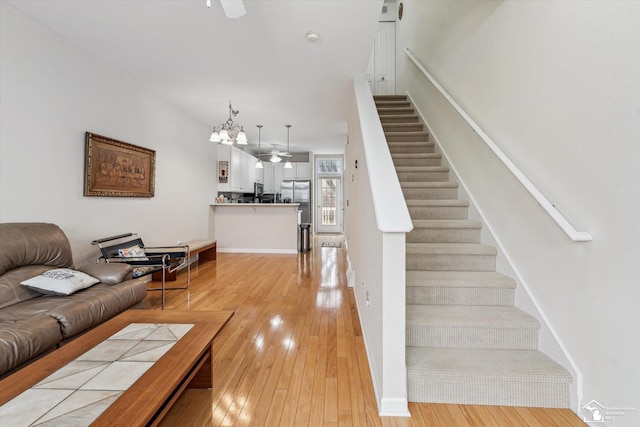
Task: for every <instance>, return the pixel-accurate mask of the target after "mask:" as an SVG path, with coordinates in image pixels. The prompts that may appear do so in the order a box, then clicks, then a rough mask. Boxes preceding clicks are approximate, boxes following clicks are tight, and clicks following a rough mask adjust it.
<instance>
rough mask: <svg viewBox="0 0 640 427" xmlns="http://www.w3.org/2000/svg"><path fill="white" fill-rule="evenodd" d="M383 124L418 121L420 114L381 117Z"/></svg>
mask: <svg viewBox="0 0 640 427" xmlns="http://www.w3.org/2000/svg"><path fill="white" fill-rule="evenodd" d="M380 122H381V123H382V126H384V125H385V124H386V123H418V116H414V115H407V114H405V115H400V116H386V117H380Z"/></svg>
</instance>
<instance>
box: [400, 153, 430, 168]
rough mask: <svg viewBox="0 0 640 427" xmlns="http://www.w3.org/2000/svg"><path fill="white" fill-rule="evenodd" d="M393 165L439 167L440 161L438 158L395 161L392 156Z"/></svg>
mask: <svg viewBox="0 0 640 427" xmlns="http://www.w3.org/2000/svg"><path fill="white" fill-rule="evenodd" d="M391 157H392V159H393V164H394V165H395V166H396V167H398V166H440V164H441V163H442V159H440V158H432V159H429V158H419V157H418V158H413V159H395V158H393V155H392V156H391Z"/></svg>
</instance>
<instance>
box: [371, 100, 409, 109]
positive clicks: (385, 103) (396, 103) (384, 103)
mask: <svg viewBox="0 0 640 427" xmlns="http://www.w3.org/2000/svg"><path fill="white" fill-rule="evenodd" d="M375 104H376V107H377V108H380V107H383V108H390V107H405V108H406V107H411V103H410V102H409V101H406V100H388V99H385V100H380V101H376V103H375Z"/></svg>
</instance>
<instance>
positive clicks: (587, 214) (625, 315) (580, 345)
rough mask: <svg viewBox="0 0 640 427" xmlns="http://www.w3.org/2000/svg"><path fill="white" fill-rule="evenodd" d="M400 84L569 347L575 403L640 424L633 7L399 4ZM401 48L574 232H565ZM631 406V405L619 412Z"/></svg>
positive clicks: (638, 105) (638, 46) (639, 201)
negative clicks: (578, 233)
mask: <svg viewBox="0 0 640 427" xmlns="http://www.w3.org/2000/svg"><path fill="white" fill-rule="evenodd" d="M403 3H404V16H403V18H402V20H400V21H397V42H398V61H397V67H398V73H397V76H398V83H397V92H398V93H409V94H410V95H411V97H412V99H413V101H414V102H415V103H416V106H417V107H418V108H419V109H420V111H421V112H422V113H423V114H424V115H425V116H426V117H427V119H428V121H429V125H430V127H431V128H432V130H433V131H434V132H435V133H436V134H437V136H438V142H439V143H440V144H442V145H443V149H444V150H445V151H446V152H447V156H448V159H449V161H450V162H451V163H452V164H453V165H454V166H455V168H456V171H457V173H458V175H459V178H460V180H461V181H463V182H464V184H465V186H466V189H467V190H468V191H469V193H470V196H471V197H472V198H473V200H474V201H475V202H476V203H477V208H478V210H479V211H480V213H481V214H482V216H483V217H484V218H485V220H486V221H487V223H488V225H489V227H490V228H491V229H492V231H493V232H494V234H495V237H496V239H497V241H498V243H499V244H500V246H501V247H502V248H503V249H504V251H505V253H506V255H507V257H508V258H509V259H510V260H511V261H512V262H513V264H514V266H515V268H516V269H517V271H518V273H519V276H520V278H521V279H522V280H523V281H524V282H525V284H526V287H527V288H528V289H529V291H530V293H531V297H532V299H533V300H535V301H536V302H537V303H538V305H539V307H540V309H541V311H542V313H543V314H544V316H545V317H546V319H547V320H548V322H549V326H550V327H551V329H552V330H553V331H555V332H556V334H557V337H558V338H559V340H560V342H561V344H562V345H563V346H564V348H565V349H566V352H567V355H568V356H569V357H570V358H572V359H573V361H574V362H575V364H576V367H577V369H578V370H579V371H580V372H581V373H582V380H583V381H582V387H581V390H578V395H579V397H580V398H581V400H580V402H578V403H577V407H574V408H573V409H574V410H576V411H579V412H580V415H581V416H584V417H587V416H588V415H589V413H588V411H587V412H585V411H583V410H582V407H583V406H584V405H586V404H588V403H589V402H590V401H591V400H595V401H597V402H598V403H599V404H601V405H602V406H604V407H606V408H620V409H621V410H620V411H618V412H617V413H611V412H610V413H609V414H606V411H605V416H608V417H609V418H608V419H607V421H608V422H609V424H610V425H615V426H635V425H639V424H640V408H639V407H638V402H640V389H639V388H638V379H639V378H640V364H638V363H637V361H638V354H640V334H638V332H637V331H638V330H639V329H640V316H639V315H638V314H637V313H638V304H639V303H640V286H639V285H640V262H638V260H639V259H640V245H639V244H638V241H639V240H640V226H638V218H640V190H639V189H638V184H639V183H640V168H638V166H637V162H638V158H639V157H640V145H639V144H638V141H640V80H639V79H638V76H639V75H640V43H639V42H638V40H640V27H639V26H638V25H637V23H638V22H640V3H637V2H606V1H603V2H600V1H594V2H535V1H532V2H529V1H521V2H496V1H456V2H450V1H430V2H424V1H413V0H408V1H404V2H403ZM405 47H408V48H409V49H410V50H411V51H412V53H413V54H414V55H415V56H416V57H417V58H418V60H419V61H420V62H421V63H422V64H423V65H424V66H425V67H426V68H427V69H428V70H429V71H430V72H431V73H432V74H433V75H434V76H435V78H436V79H437V80H438V81H439V82H440V84H441V85H442V86H443V87H444V88H445V89H446V90H447V91H448V92H449V93H450V94H451V95H452V96H453V98H454V99H456V101H457V102H458V103H459V104H460V105H461V106H462V107H463V108H464V109H465V110H466V111H467V113H468V114H469V115H470V116H471V117H473V118H474V120H475V121H476V122H477V123H478V124H479V125H480V126H481V127H482V128H483V130H484V131H485V132H486V133H487V134H488V135H489V136H490V137H491V138H492V139H493V140H494V141H495V142H496V143H497V144H498V145H499V146H500V148H501V149H502V150H503V151H504V152H505V153H506V154H507V155H508V156H509V157H510V158H511V159H512V160H513V162H514V163H515V164H516V165H517V166H518V167H519V168H520V169H521V170H522V171H523V172H524V173H525V174H526V175H527V176H528V177H529V179H530V180H531V181H532V182H533V183H534V184H535V185H536V186H537V187H538V188H539V189H540V190H541V191H542V193H543V194H545V195H546V196H547V198H549V199H550V200H551V201H552V203H553V204H554V205H555V206H556V207H557V208H558V210H559V211H560V212H561V213H563V214H564V215H565V216H566V217H567V218H568V219H569V221H570V222H572V223H573V224H574V225H575V226H576V228H578V229H580V230H585V231H588V232H590V233H591V234H592V235H593V238H594V240H593V241H592V242H588V243H576V242H572V241H570V240H569V239H568V238H567V237H566V235H565V234H564V233H563V232H562V231H561V230H560V228H558V226H557V225H556V224H555V223H554V222H553V221H552V220H551V219H550V218H549V217H548V216H547V215H546V213H545V212H544V211H543V210H542V209H541V208H540V207H539V206H538V205H537V203H536V202H535V201H534V200H533V198H532V197H531V196H530V195H529V193H528V192H526V190H524V188H523V187H522V186H521V185H520V184H519V183H518V182H517V181H516V180H515V178H514V177H513V176H512V175H511V174H510V172H509V171H508V170H507V169H506V168H505V167H504V166H503V165H502V164H501V163H500V161H499V160H498V159H497V158H496V156H495V155H493V154H492V153H491V152H490V151H489V149H488V148H487V147H486V146H485V145H484V144H483V143H482V141H481V140H480V139H479V138H478V137H477V135H476V134H475V133H473V132H472V131H470V128H469V127H468V126H467V125H466V124H465V123H464V122H463V121H462V120H460V117H459V115H458V114H457V113H456V112H455V111H454V110H453V109H452V108H451V107H450V106H449V105H448V104H447V102H446V101H445V100H444V99H443V98H442V97H441V96H440V95H439V93H438V92H437V91H436V90H435V89H434V88H433V87H431V86H430V84H429V83H428V81H427V80H426V78H425V77H424V76H423V75H422V73H421V72H420V71H419V70H418V69H417V68H416V67H415V65H413V64H412V63H411V62H410V61H409V60H408V58H406V56H405V53H404V52H403V48H405ZM631 408H635V409H634V410H630V409H631Z"/></svg>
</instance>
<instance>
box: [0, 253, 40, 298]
mask: <svg viewBox="0 0 640 427" xmlns="http://www.w3.org/2000/svg"><path fill="white" fill-rule="evenodd" d="M0 246H1V245H0ZM51 269H52V267H49V266H46V265H27V266H25V267H18V268H15V269H13V270H11V271H7V272H6V273H4V274H2V275H0V308H3V307H8V306H10V305H13V304H17V303H19V302H22V301H27V300H30V299H32V298H37V297H41V296H42V294H41V293H40V292H36V291H33V290H31V289H29V288H26V287H24V286H22V285H20V282H22V281H23V280H26V279H30V278H31V277H34V276H37V275H38V274H42V273H44V272H45V271H47V270H51Z"/></svg>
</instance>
